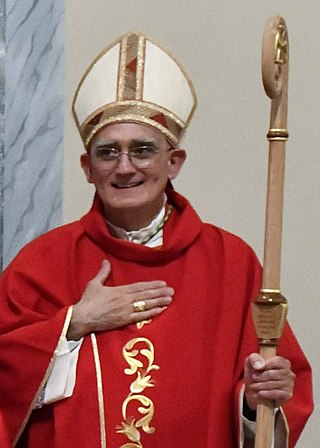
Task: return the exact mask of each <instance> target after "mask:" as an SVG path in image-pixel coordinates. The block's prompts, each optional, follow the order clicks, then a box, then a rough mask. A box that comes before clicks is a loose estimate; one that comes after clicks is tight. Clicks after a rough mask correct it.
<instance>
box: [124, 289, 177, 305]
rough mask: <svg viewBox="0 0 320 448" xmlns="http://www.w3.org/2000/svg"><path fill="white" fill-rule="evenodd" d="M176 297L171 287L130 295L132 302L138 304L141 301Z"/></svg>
mask: <svg viewBox="0 0 320 448" xmlns="http://www.w3.org/2000/svg"><path fill="white" fill-rule="evenodd" d="M173 295H174V289H173V288H170V287H168V286H167V287H165V288H158V289H151V290H150V289H148V290H146V291H140V292H139V293H135V294H130V296H131V301H132V302H137V301H139V300H144V301H145V302H147V301H149V300H154V299H161V298H163V297H172V296H173Z"/></svg>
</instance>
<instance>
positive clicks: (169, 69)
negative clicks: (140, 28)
mask: <svg viewBox="0 0 320 448" xmlns="http://www.w3.org/2000/svg"><path fill="white" fill-rule="evenodd" d="M196 105H197V98H196V93H195V90H194V87H193V85H192V82H191V80H190V79H189V77H188V75H187V73H186V71H185V70H184V68H183V67H182V66H181V64H179V63H178V62H177V61H176V60H175V58H174V57H173V56H172V55H170V54H169V53H168V52H167V51H165V50H164V49H163V48H161V47H159V45H158V44H156V43H155V42H153V41H152V40H150V39H149V38H148V37H146V36H144V35H143V34H141V33H137V32H132V33H128V34H126V35H125V36H123V37H121V38H119V39H118V40H116V41H115V42H114V43H112V44H111V45H110V46H109V47H108V48H106V49H105V50H103V51H102V52H101V53H100V54H99V55H98V56H97V58H96V59H95V60H94V61H93V62H92V64H91V65H90V66H89V67H88V69H87V71H86V73H85V74H84V76H83V78H82V79H81V81H80V84H79V86H78V88H77V91H76V93H75V96H74V100H73V105H72V112H73V116H74V119H75V121H76V124H77V127H78V129H79V132H80V134H81V137H82V140H83V142H84V145H85V147H86V148H89V146H90V143H91V140H92V138H93V137H94V135H95V134H96V133H97V132H98V131H99V130H100V129H102V128H103V127H105V126H106V125H108V124H110V123H117V122H134V123H142V124H147V125H150V126H153V127H155V128H156V129H158V130H160V131H161V132H162V133H163V134H164V135H165V136H166V138H167V139H168V140H169V141H170V142H171V143H172V144H173V145H176V144H177V143H178V142H179V140H180V139H181V137H182V135H183V133H184V131H185V129H186V127H187V126H188V124H189V121H190V119H191V117H192V115H193V112H194V110H195V108H196Z"/></svg>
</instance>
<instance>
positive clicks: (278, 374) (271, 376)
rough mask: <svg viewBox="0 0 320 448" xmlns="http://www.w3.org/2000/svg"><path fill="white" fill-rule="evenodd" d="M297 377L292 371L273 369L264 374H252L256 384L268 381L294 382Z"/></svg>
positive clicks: (256, 372) (263, 372) (265, 371)
mask: <svg viewBox="0 0 320 448" xmlns="http://www.w3.org/2000/svg"><path fill="white" fill-rule="evenodd" d="M295 376H296V375H295V374H294V373H293V372H292V371H291V370H290V369H272V370H264V371H262V372H259V371H255V372H254V373H253V374H252V379H253V381H254V382H256V383H258V382H266V381H294V379H295Z"/></svg>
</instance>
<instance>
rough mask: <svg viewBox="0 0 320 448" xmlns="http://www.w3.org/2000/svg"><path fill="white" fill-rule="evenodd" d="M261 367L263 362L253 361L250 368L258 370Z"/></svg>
mask: <svg viewBox="0 0 320 448" xmlns="http://www.w3.org/2000/svg"><path fill="white" fill-rule="evenodd" d="M262 366H263V362H262V361H255V362H254V363H253V365H252V367H253V368H254V369H260V367H262Z"/></svg>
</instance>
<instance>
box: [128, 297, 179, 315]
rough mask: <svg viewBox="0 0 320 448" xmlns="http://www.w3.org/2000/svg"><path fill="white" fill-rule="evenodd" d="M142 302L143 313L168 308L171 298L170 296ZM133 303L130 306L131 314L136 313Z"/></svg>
mask: <svg viewBox="0 0 320 448" xmlns="http://www.w3.org/2000/svg"><path fill="white" fill-rule="evenodd" d="M138 302H139V301H138ZM142 302H144V311H149V310H152V309H153V308H163V307H167V306H169V305H170V303H171V302H172V297H171V296H164V297H157V298H156V299H148V300H142ZM134 303H135V302H134ZM134 303H133V304H132V311H133V313H136V311H135V308H134Z"/></svg>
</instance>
